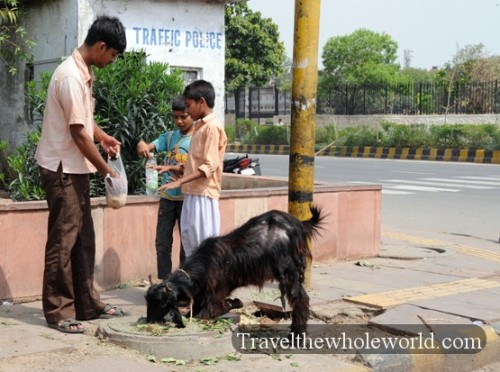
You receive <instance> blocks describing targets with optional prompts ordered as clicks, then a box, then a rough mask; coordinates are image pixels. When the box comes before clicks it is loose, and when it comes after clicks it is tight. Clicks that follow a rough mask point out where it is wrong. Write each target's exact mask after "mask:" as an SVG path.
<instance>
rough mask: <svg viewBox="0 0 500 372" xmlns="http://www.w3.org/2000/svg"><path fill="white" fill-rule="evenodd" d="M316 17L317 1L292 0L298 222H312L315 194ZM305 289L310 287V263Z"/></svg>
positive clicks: (293, 183)
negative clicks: (311, 210)
mask: <svg viewBox="0 0 500 372" xmlns="http://www.w3.org/2000/svg"><path fill="white" fill-rule="evenodd" d="M319 14H320V0H295V32H294V47H293V67H292V74H293V82H292V118H291V133H290V171H289V188H288V211H289V212H290V213H291V214H293V215H294V216H295V217H297V218H298V219H299V220H301V221H304V220H308V219H309V218H311V213H310V210H309V206H310V205H311V203H312V201H313V192H314V142H315V141H314V139H315V134H316V92H317V85H318V35H319ZM309 248H310V244H309ZM305 285H306V287H307V288H310V287H311V262H308V264H307V269H306V274H305Z"/></svg>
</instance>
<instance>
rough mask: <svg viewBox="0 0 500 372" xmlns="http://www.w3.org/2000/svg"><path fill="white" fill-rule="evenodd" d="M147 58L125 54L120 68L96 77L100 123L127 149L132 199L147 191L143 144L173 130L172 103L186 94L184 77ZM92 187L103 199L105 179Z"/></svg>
mask: <svg viewBox="0 0 500 372" xmlns="http://www.w3.org/2000/svg"><path fill="white" fill-rule="evenodd" d="M145 58H146V54H145V53H144V52H132V53H125V54H124V56H123V57H121V58H119V59H118V60H117V61H116V62H115V63H113V64H111V65H110V66H108V67H106V68H104V69H96V71H95V73H96V82H95V84H94V96H95V99H96V109H95V114H96V122H97V123H98V124H99V125H100V126H101V128H103V129H104V131H105V132H106V133H108V134H110V135H112V136H113V137H115V138H116V139H117V140H119V141H120V142H121V143H122V159H123V161H124V164H125V168H126V172H127V178H128V182H129V183H128V185H129V193H130V194H142V193H144V190H145V184H144V159H140V158H138V157H137V153H136V151H135V147H136V145H137V142H139V140H140V139H144V141H146V142H150V141H152V140H153V139H155V138H156V137H157V136H158V135H159V134H161V133H162V132H164V131H165V130H167V129H172V128H173V117H172V110H171V106H172V101H173V99H174V98H175V97H177V95H179V94H180V93H181V91H182V88H183V79H182V73H181V72H180V71H178V70H174V71H171V72H170V73H169V72H168V65H167V64H165V63H159V62H153V63H149V64H146V63H145ZM92 187H93V188H95V191H94V192H95V193H96V194H101V195H102V193H103V191H104V183H103V180H102V177H99V176H97V175H95V176H94V177H93V179H92Z"/></svg>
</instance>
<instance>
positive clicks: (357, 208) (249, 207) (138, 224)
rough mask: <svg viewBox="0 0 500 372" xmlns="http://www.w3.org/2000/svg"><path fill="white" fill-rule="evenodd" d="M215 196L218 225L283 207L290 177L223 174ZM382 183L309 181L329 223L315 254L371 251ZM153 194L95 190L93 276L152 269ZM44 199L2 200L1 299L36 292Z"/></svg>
mask: <svg viewBox="0 0 500 372" xmlns="http://www.w3.org/2000/svg"><path fill="white" fill-rule="evenodd" d="M223 180H224V181H223V191H222V195H221V198H220V201H219V206H220V211H221V233H223V234H225V233H227V232H229V231H231V230H233V229H234V228H236V227H237V226H240V225H241V224H243V223H244V222H246V221H247V220H248V219H249V218H251V217H254V216H256V215H258V214H261V213H264V212H266V211H268V210H271V209H277V210H282V211H287V210H288V182H287V180H286V179H283V178H272V177H251V176H241V175H231V174H224V177H223ZM381 191H382V187H381V186H380V185H355V184H327V183H317V184H315V186H314V203H316V204H317V205H318V206H319V207H321V208H322V209H323V211H324V212H325V214H326V218H325V224H326V226H327V228H326V229H325V230H324V231H323V233H322V236H321V237H319V238H318V239H316V240H313V242H312V244H311V250H312V254H313V259H314V261H316V262H325V261H335V260H350V259H359V258H366V257H375V256H377V254H378V253H379V249H380V224H381V223H380V222H381V221H380V218H381V217H380V208H381V195H382V192H381ZM158 200H159V197H156V196H130V195H129V196H128V198H127V204H126V205H125V206H124V207H123V208H121V209H118V210H115V209H111V208H109V207H108V206H107V204H106V200H105V198H103V197H99V198H92V217H93V220H94V229H95V234H96V266H95V271H94V273H95V275H94V278H95V281H96V284H97V286H98V287H100V288H102V289H110V288H113V287H114V286H116V285H117V284H119V283H123V282H127V281H132V280H136V279H141V278H147V277H148V275H149V274H153V275H155V274H156V272H157V269H156V249H155V235H156V222H157V215H158ZM47 221H48V210H47V204H46V201H45V200H41V201H32V202H13V201H10V200H5V199H4V201H3V202H1V203H0V231H2V235H1V243H0V299H15V300H16V301H19V302H20V301H26V300H30V299H33V298H37V296H40V294H41V289H42V278H43V262H44V253H45V242H46V237H47ZM179 242H180V239H179V234H178V230H177V229H175V230H174V245H173V247H172V261H173V265H174V267H176V266H177V265H178V257H179V248H180V244H179Z"/></svg>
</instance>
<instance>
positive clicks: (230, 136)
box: [224, 124, 236, 143]
mask: <svg viewBox="0 0 500 372" xmlns="http://www.w3.org/2000/svg"><path fill="white" fill-rule="evenodd" d="M224 131H225V132H226V136H227V143H234V141H235V139H236V130H235V128H234V125H229V124H226V125H225V126H224Z"/></svg>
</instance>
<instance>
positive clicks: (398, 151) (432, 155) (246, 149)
mask: <svg viewBox="0 0 500 372" xmlns="http://www.w3.org/2000/svg"><path fill="white" fill-rule="evenodd" d="M289 151H290V149H289V146H285V145H234V144H231V145H228V146H227V148H226V152H235V153H250V154H269V155H287V154H288V153H289ZM318 155H320V156H339V157H355V158H377V159H402V160H435V161H458V162H469V163H485V164H500V150H493V151H489V150H467V149H438V148H425V149H424V148H409V147H375V146H354V147H347V146H332V147H329V148H327V149H325V150H324V151H321V153H319V154H318Z"/></svg>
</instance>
